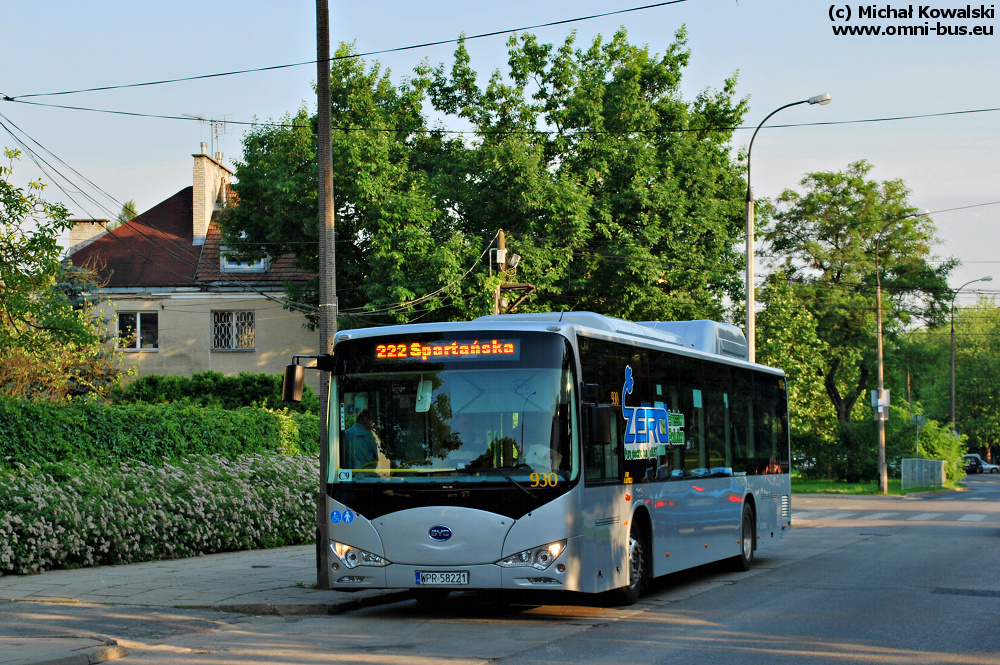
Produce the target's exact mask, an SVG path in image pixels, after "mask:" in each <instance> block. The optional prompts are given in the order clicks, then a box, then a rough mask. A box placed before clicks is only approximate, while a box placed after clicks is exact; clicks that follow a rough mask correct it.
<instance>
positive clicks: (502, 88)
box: [223, 30, 746, 325]
mask: <svg viewBox="0 0 1000 665" xmlns="http://www.w3.org/2000/svg"><path fill="white" fill-rule="evenodd" d="M509 52H510V57H509V63H508V64H509V69H508V71H507V72H506V73H501V72H500V71H495V72H493V74H492V75H491V76H490V77H489V79H488V80H487V82H486V85H485V86H480V84H479V77H478V76H477V74H476V72H475V71H474V70H473V69H472V67H471V60H470V57H469V54H468V52H467V51H466V49H465V46H464V44H461V43H460V44H459V46H458V48H457V50H456V52H455V59H454V62H453V64H452V66H451V67H450V69H448V70H446V69H445V67H444V65H441V66H439V67H437V68H431V67H430V66H428V65H421V66H420V67H418V68H417V69H416V71H415V72H414V76H412V77H411V78H408V79H405V80H404V81H403V82H402V83H401V84H399V85H393V84H392V82H391V80H390V77H389V72H383V71H382V70H381V69H380V68H379V66H378V65H377V64H376V65H374V66H372V67H370V68H368V67H367V65H366V64H365V63H364V62H363V61H362V60H360V59H358V58H343V59H339V60H335V61H334V63H333V73H332V79H331V80H332V96H333V101H332V111H333V125H334V133H333V162H334V173H335V182H336V192H335V200H336V207H337V233H338V244H337V281H338V295H339V298H340V306H341V312H342V313H345V314H347V315H348V316H353V317H354V318H355V319H356V320H355V321H353V322H352V321H347V322H346V323H347V324H348V325H353V324H358V323H369V324H370V323H379V322H392V321H412V320H418V319H422V320H448V319H456V318H468V317H471V316H475V315H479V314H485V313H488V312H489V311H490V310H491V308H492V290H493V288H494V287H495V285H496V283H497V282H498V278H497V277H496V276H495V275H494V276H493V277H490V274H489V270H488V269H487V267H486V261H487V260H488V255H487V253H486V250H487V249H488V248H489V246H490V244H491V242H492V240H493V239H494V238H495V237H496V235H497V232H498V231H499V230H500V229H503V230H504V231H505V232H506V234H507V239H508V248H509V249H510V250H511V251H513V252H516V253H518V254H520V255H521V256H522V257H523V258H522V261H521V265H520V266H519V268H518V276H517V278H518V280H522V281H527V282H531V283H533V284H535V285H536V286H537V287H538V294H537V295H536V296H535V297H533V299H532V300H531V301H529V302H528V303H526V304H525V305H524V306H522V308H521V309H522V311H528V310H531V309H541V310H552V309H555V310H558V309H591V310H595V311H598V312H603V313H607V314H611V315H616V316H623V317H629V318H634V319H663V318H699V317H701V318H709V317H712V318H720V317H721V316H722V313H723V310H724V305H723V303H724V301H725V298H726V296H729V297H737V296H738V293H739V290H740V289H741V288H742V286H741V285H742V282H740V280H739V269H740V268H741V266H742V264H743V263H742V262H743V257H742V255H741V253H740V252H739V251H737V250H738V247H737V244H738V243H737V242H736V241H737V239H738V238H739V236H740V235H741V234H742V229H743V226H742V224H743V222H742V214H743V213H742V203H741V201H742V191H743V189H744V187H745V185H744V184H743V181H742V179H741V174H740V167H739V166H738V165H737V164H735V163H733V161H732V159H731V157H730V152H729V146H728V141H729V140H730V138H731V132H732V130H731V128H732V127H733V126H736V125H738V124H739V122H740V120H741V119H742V117H743V114H744V112H745V110H746V102H745V101H743V100H735V99H734V94H735V93H734V90H735V79H729V80H726V81H725V82H724V85H723V89H722V90H721V91H706V92H703V93H702V94H701V95H699V96H698V97H697V98H696V99H695V100H694V101H692V102H685V101H683V99H682V95H681V86H680V81H681V72H682V70H683V68H684V67H685V66H686V65H687V62H688V59H689V52H688V50H687V48H686V35H685V33H684V31H683V30H682V31H680V32H678V33H677V36H676V40H675V42H674V43H673V44H672V45H671V46H670V48H669V49H668V50H667V52H666V54H664V55H663V56H657V55H654V54H651V53H650V51H649V50H648V48H647V47H638V46H634V45H631V44H629V43H628V41H627V38H626V35H625V33H624V32H623V31H622V32H619V33H618V34H616V35H615V36H614V38H613V39H611V40H610V41H609V42H607V43H605V42H604V41H603V40H602V39H600V38H598V39H595V40H594V42H593V43H592V44H590V45H589V47H588V48H586V49H576V48H575V47H574V37H572V36H571V37H570V38H569V39H567V40H566V41H565V42H564V43H563V44H562V45H561V46H560V47H558V48H556V47H554V46H552V45H542V44H539V43H538V42H537V41H536V40H535V38H534V37H533V36H531V35H524V36H521V37H520V38H517V39H512V40H511V41H510V42H509ZM351 53H352V51H351V49H350V48H349V47H346V46H341V48H340V49H339V50H338V55H340V56H347V55H351ZM431 112H435V113H436V114H438V115H439V116H441V117H442V118H443V120H444V121H446V122H448V123H454V124H462V123H465V124H467V125H469V126H471V127H472V130H471V131H472V135H471V136H470V135H468V134H466V135H462V134H456V133H454V132H449V131H445V130H443V129H440V128H434V127H428V126H427V122H426V119H425V116H426V115H427V114H429V113H431ZM283 124H284V125H291V126H281V127H276V126H263V125H261V126H258V127H255V128H254V129H253V130H251V132H249V133H248V134H247V136H246V138H245V139H244V155H243V160H242V161H241V162H239V163H238V164H237V170H236V177H237V183H236V184H235V185H234V189H235V191H236V193H237V195H238V196H239V205H238V206H235V207H232V208H230V209H229V210H228V211H227V212H226V213H225V214H224V216H223V228H224V233H225V237H226V243H227V245H229V246H233V247H237V248H239V249H240V250H241V251H242V252H244V254H245V256H246V257H247V258H254V257H257V258H259V257H260V256H262V255H263V254H264V253H267V252H270V253H273V254H279V253H284V252H294V253H295V254H296V256H297V257H298V261H299V265H300V266H302V267H305V268H310V269H313V268H315V266H316V265H317V262H316V255H317V254H318V252H317V251H316V245H315V243H316V237H317V232H316V221H315V220H316V213H315V208H316V189H315V181H316V178H315V168H316V167H315V158H314V154H315V139H314V132H315V123H314V121H313V119H312V118H311V117H309V115H308V114H307V113H306V112H305V111H304V110H303V111H300V112H299V113H298V115H297V116H295V118H287V119H286V122H285V123H283ZM297 299H299V300H302V301H305V302H311V303H312V302H315V285H313V287H312V288H311V292H309V293H306V292H300V293H299V294H297Z"/></svg>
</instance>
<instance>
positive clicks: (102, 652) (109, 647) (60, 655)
mask: <svg viewBox="0 0 1000 665" xmlns="http://www.w3.org/2000/svg"><path fill="white" fill-rule="evenodd" d="M26 639H38V640H45V641H49V640H60V639H61V640H65V639H72V640H94V641H95V642H97V643H98V644H97V645H95V646H87V647H81V648H77V649H71V650H67V651H63V652H55V653H52V654H49V655H48V656H46V657H43V658H41V659H33V658H26V659H25V660H23V661H15V662H23V663H31V665H96V664H97V663H106V662H108V661H111V660H118V659H119V658H125V657H126V656H128V649H126V648H125V647H123V646H120V645H119V644H118V642H117V640H114V639H112V638H110V637H102V636H100V635H39V636H28V637H27V638H26Z"/></svg>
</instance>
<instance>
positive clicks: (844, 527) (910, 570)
mask: <svg viewBox="0 0 1000 665" xmlns="http://www.w3.org/2000/svg"><path fill="white" fill-rule="evenodd" d="M969 486H970V491H968V492H964V493H959V494H945V495H934V496H928V497H923V498H920V499H902V498H881V497H829V496H821V497H816V496H796V497H794V498H793V503H792V509H793V529H792V532H791V533H790V534H789V535H787V536H786V537H785V538H784V539H783V540H782V541H781V543H779V544H778V545H777V546H775V547H772V548H769V549H765V550H761V551H760V552H759V553H758V558H757V562H756V565H755V567H754V569H753V570H751V571H750V572H749V573H731V572H728V571H726V570H724V569H723V568H722V567H720V566H707V567H703V568H699V569H696V570H693V571H688V572H685V573H680V574H676V575H671V576H668V577H667V578H664V579H661V580H658V581H657V582H656V583H655V585H654V588H653V589H652V590H651V592H650V593H649V594H648V595H646V596H645V597H644V598H643V599H642V600H641V601H640V603H638V604H637V605H635V606H633V607H631V608H627V609H621V608H614V607H605V606H602V605H600V604H599V603H598V602H596V600H595V599H594V598H592V597H587V596H555V597H552V596H538V597H524V596H519V597H516V598H515V597H511V596H503V595H495V594H484V593H464V594H456V595H455V596H453V597H452V598H449V599H448V600H447V601H446V602H444V603H442V604H441V605H439V606H435V607H431V608H428V607H424V606H420V605H418V604H416V603H415V602H413V601H404V602H396V603H391V604H387V605H384V606H379V607H372V608H367V609H361V610H356V611H352V612H348V613H346V614H341V615H336V616H307V617H249V616H240V615H234V614H226V613H222V612H203V611H190V610H176V609H171V608H149V607H146V608H141V607H135V606H114V605H84V606H80V605H77V606H60V605H58V604H36V603H13V604H11V607H10V608H8V609H6V610H4V611H5V612H8V614H7V615H4V614H2V613H0V623H2V624H3V625H4V626H5V628H6V629H8V630H11V631H16V630H18V629H23V630H24V631H29V630H30V631H34V632H35V633H36V634H37V632H38V631H39V630H41V629H45V628H46V627H49V628H51V629H52V631H53V633H52V634H56V633H58V632H59V631H60V630H68V629H72V630H73V631H74V632H86V631H91V632H93V633H95V634H101V635H110V636H112V637H114V638H115V639H117V640H118V642H119V644H121V645H123V646H125V647H127V648H128V651H129V655H128V657H127V658H126V659H124V660H122V661H120V662H122V663H125V664H129V665H131V664H133V663H135V664H140V663H141V664H143V665H167V664H170V665H174V664H178V663H180V664H199V665H201V664H204V665H224V664H229V663H233V664H236V663H240V664H242V663H247V662H260V663H276V664H277V663H288V664H292V665H306V664H311V663H330V662H336V663H392V664H400V665H403V664H405V665H422V664H423V663H428V664H429V663H435V664H436V663H449V664H451V663H454V664H465V663H469V664H473V663H476V664H478V663H488V662H492V663H503V664H510V665H513V664H519V663H551V664H561V663H566V664H569V663H573V664H574V665H586V664H589V663H608V664H617V663H629V664H635V665H642V664H646V663H649V664H653V663H664V664H665V663H698V665H703V664H704V663H705V662H706V661H707V662H723V663H729V662H732V663H740V664H741V665H753V664H756V663H767V664H768V665H772V664H782V663H795V664H796V665H799V664H802V663H805V664H808V665H812V664H817V665H818V664H827V663H831V664H833V663H836V664H838V665H843V664H845V663H905V664H910V663H946V664H952V663H954V664H956V665H968V664H992V665H1000V634H998V633H1000V557H998V552H1000V475H994V476H992V477H991V476H981V477H977V478H972V479H970V481H969ZM28 611H30V615H29V614H26V612H28Z"/></svg>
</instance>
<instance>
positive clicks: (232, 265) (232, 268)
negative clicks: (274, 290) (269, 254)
mask: <svg viewBox="0 0 1000 665" xmlns="http://www.w3.org/2000/svg"><path fill="white" fill-rule="evenodd" d="M228 251H229V249H228V248H227V247H225V246H223V247H222V248H221V250H220V251H219V270H221V271H223V272H267V271H268V270H269V269H270V267H271V262H270V260H268V259H267V258H266V257H265V258H263V259H261V260H259V261H254V262H252V263H250V262H247V261H238V260H236V259H235V258H230V257H229V255H228V254H227V252H228Z"/></svg>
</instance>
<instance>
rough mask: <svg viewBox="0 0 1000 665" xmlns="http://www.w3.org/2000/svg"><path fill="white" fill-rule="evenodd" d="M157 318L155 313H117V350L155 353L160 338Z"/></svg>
mask: <svg viewBox="0 0 1000 665" xmlns="http://www.w3.org/2000/svg"><path fill="white" fill-rule="evenodd" d="M158 317H159V315H158V314H157V313H156V312H118V348H120V349H126V350H134V351H155V350H156V349H157V348H158V346H159V337H160V326H159V319H158Z"/></svg>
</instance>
